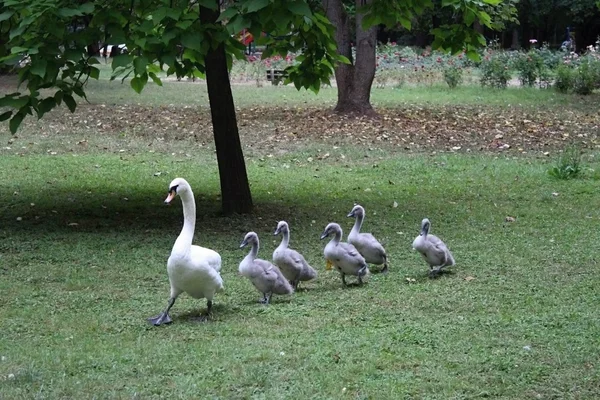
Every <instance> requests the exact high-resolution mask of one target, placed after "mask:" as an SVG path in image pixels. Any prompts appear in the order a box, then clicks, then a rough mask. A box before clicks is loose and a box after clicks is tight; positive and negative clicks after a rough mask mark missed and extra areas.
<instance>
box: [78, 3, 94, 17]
mask: <svg viewBox="0 0 600 400" xmlns="http://www.w3.org/2000/svg"><path fill="white" fill-rule="evenodd" d="M79 11H81V12H82V13H83V14H91V13H93V12H94V4H93V3H85V4H82V5H80V6H79Z"/></svg>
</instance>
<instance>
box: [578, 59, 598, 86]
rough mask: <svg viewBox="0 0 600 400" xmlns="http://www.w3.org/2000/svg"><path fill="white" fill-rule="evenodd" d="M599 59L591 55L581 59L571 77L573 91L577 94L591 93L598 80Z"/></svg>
mask: <svg viewBox="0 0 600 400" xmlns="http://www.w3.org/2000/svg"><path fill="white" fill-rule="evenodd" d="M599 64H600V61H598V60H595V59H593V58H591V57H587V58H586V59H582V60H581V62H580V64H579V66H578V67H577V72H576V73H575V76H574V79H573V91H574V92H575V93H577V94H581V95H588V94H591V93H592V92H593V91H594V89H595V88H596V87H598V83H599V82H600V65H599Z"/></svg>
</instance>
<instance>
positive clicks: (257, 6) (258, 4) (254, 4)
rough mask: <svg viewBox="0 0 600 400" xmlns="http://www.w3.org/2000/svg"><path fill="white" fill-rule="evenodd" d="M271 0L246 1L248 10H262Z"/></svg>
mask: <svg viewBox="0 0 600 400" xmlns="http://www.w3.org/2000/svg"><path fill="white" fill-rule="evenodd" d="M269 3H270V2H269V0H250V1H248V2H246V4H245V6H246V12H249V13H251V12H256V11H258V10H262V9H263V8H265V7H267V6H268V5H269Z"/></svg>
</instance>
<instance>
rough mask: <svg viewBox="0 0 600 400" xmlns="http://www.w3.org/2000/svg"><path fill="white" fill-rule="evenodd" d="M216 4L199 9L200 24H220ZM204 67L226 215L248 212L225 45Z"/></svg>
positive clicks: (249, 199) (210, 55) (247, 190)
mask: <svg viewBox="0 0 600 400" xmlns="http://www.w3.org/2000/svg"><path fill="white" fill-rule="evenodd" d="M215 3H216V4H217V9H216V10H210V9H208V8H205V7H202V6H201V7H200V22H201V23H203V24H215V23H217V22H216V21H217V18H218V17H219V14H220V11H219V7H218V6H219V0H215ZM205 67H206V84H207V87H208V100H209V103H210V114H211V117H212V124H213V134H214V137H215V147H216V149H217V163H218V165H219V178H220V180H221V199H222V200H221V202H222V207H223V213H225V214H231V213H248V212H250V211H251V210H252V195H251V193H250V185H249V184H248V175H247V174H246V164H245V161H244V154H243V152H242V145H241V142H240V135H239V132H238V127H237V119H236V115H235V105H234V103H233V94H232V92H231V83H230V81H229V72H228V70H227V59H226V56H225V46H224V45H223V44H221V45H219V46H218V47H217V48H215V49H213V48H212V47H211V49H210V50H209V51H208V54H207V55H206V58H205Z"/></svg>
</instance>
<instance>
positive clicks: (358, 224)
mask: <svg viewBox="0 0 600 400" xmlns="http://www.w3.org/2000/svg"><path fill="white" fill-rule="evenodd" d="M364 219H365V216H364V215H362V214H359V215H357V216H356V219H355V220H354V226H353V227H352V233H359V232H360V228H361V227H362V223H363V220H364Z"/></svg>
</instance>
